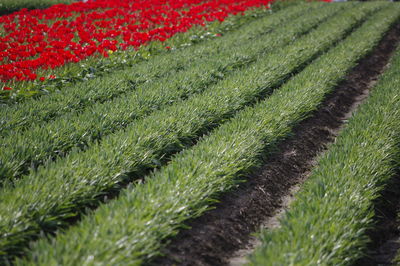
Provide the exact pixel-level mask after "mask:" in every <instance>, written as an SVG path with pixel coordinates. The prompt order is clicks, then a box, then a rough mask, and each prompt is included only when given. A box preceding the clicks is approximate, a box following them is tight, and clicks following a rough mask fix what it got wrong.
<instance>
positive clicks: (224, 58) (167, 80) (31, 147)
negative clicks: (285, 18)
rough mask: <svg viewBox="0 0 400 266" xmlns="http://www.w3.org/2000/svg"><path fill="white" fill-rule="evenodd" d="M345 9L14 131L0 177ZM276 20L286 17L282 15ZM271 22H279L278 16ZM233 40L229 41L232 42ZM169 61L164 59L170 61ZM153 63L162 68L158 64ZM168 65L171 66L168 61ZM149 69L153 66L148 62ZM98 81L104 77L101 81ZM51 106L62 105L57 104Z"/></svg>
mask: <svg viewBox="0 0 400 266" xmlns="http://www.w3.org/2000/svg"><path fill="white" fill-rule="evenodd" d="M343 7H344V6H343V5H340V6H325V7H323V8H321V9H316V10H315V11H312V12H310V13H309V16H307V17H305V18H301V19H298V20H294V21H293V22H291V23H288V24H287V25H285V26H284V27H281V28H278V29H276V30H275V32H274V33H273V34H265V35H260V34H259V38H257V39H254V40H249V41H247V42H243V43H242V45H240V46H235V42H231V45H230V46H228V47H227V45H224V46H222V45H221V46H212V48H213V49H212V50H213V52H210V53H204V50H203V53H202V55H201V56H199V57H196V56H195V57H194V59H193V60H192V62H186V63H187V65H188V66H186V69H185V70H181V71H171V72H170V73H168V74H167V75H166V76H164V77H160V78H157V77H153V78H150V79H149V80H148V81H147V82H140V83H141V85H139V86H137V88H136V89H135V90H134V91H133V92H132V93H130V94H128V95H125V97H119V98H117V99H114V100H112V101H108V102H105V103H101V104H100V103H99V104H96V105H94V106H92V107H90V108H88V109H87V110H85V111H84V112H82V113H79V112H78V113H76V112H72V113H70V114H66V115H65V116H63V117H60V118H59V119H57V120H55V121H51V122H50V123H47V124H43V123H37V124H33V125H31V126H30V128H29V131H23V132H21V133H20V134H18V133H19V132H18V131H17V132H13V134H12V135H9V136H7V137H4V138H3V139H1V143H2V147H3V148H2V149H1V150H0V180H1V179H3V180H4V179H13V178H15V177H18V176H20V175H21V174H23V173H26V172H27V170H28V169H29V167H31V168H33V169H35V168H36V167H37V166H38V165H41V164H43V163H44V162H45V161H46V160H49V159H53V158H55V157H57V156H64V155H65V154H66V153H68V152H69V151H70V150H71V149H72V148H74V147H78V148H80V149H86V148H87V146H88V145H90V144H91V143H93V142H95V141H99V140H101V139H102V138H104V137H105V136H107V135H109V134H110V133H113V132H115V131H118V130H121V129H123V128H125V127H126V126H128V125H129V124H131V123H132V122H133V121H135V120H137V119H138V118H142V117H145V116H147V115H148V114H150V113H151V112H153V111H155V110H158V109H162V108H163V107H165V106H167V105H171V104H173V103H175V102H179V101H181V100H185V99H187V98H190V97H192V96H193V95H196V94H198V93H201V92H202V91H205V90H208V89H213V87H212V86H211V85H213V84H218V82H220V81H221V80H223V79H226V78H227V77H229V76H230V75H233V74H234V73H236V72H237V71H239V70H240V68H243V67H249V66H250V64H252V63H254V62H255V61H256V60H257V58H261V57H262V56H263V55H265V54H268V53H271V52H272V51H273V50H274V49H276V48H278V47H282V46H285V44H289V43H291V42H293V40H294V39H296V38H297V37H299V36H300V35H303V34H305V33H307V32H309V31H310V30H311V29H313V28H314V27H316V25H318V24H319V23H321V22H322V21H324V20H326V19H327V18H329V17H330V16H332V14H333V13H334V12H337V11H338V10H340V9H341V8H343ZM271 18H272V17H271ZM277 18H281V16H280V15H278V14H277ZM277 20H278V21H281V19H277ZM267 22H270V23H268V24H271V23H272V25H271V26H276V22H275V20H269V21H267ZM257 28H258V27H257ZM230 41H231V40H230V39H227V42H230ZM220 43H221V44H222V43H225V42H220ZM250 43H251V45H250ZM188 58H193V57H188ZM186 60H187V59H186ZM167 62H168V61H164V63H165V64H167ZM161 65H162V64H161ZM153 67H154V68H155V69H159V66H158V65H157V64H155V65H153ZM164 68H168V67H167V66H166V65H164ZM144 69H148V66H147V67H144ZM143 71H145V70H143ZM154 72H156V71H154ZM118 78H120V79H121V80H123V81H122V82H125V83H129V82H130V83H139V81H138V80H140V77H139V78H137V79H133V77H132V75H125V76H123V77H121V76H118ZM98 82H100V81H96V83H98ZM114 83H116V82H115V81H114ZM106 84H107V82H106ZM52 106H54V107H55V106H57V103H54V104H52Z"/></svg>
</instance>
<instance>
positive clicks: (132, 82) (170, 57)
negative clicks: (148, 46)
mask: <svg viewBox="0 0 400 266" xmlns="http://www.w3.org/2000/svg"><path fill="white" fill-rule="evenodd" d="M316 7H318V5H316V6H314V8H316ZM309 9H310V7H307V6H303V7H298V8H288V9H285V11H282V12H280V13H277V14H276V15H273V16H266V17H261V18H259V19H254V18H253V19H252V20H251V21H248V20H247V22H248V24H247V25H244V26H243V27H242V28H239V29H237V30H235V31H233V32H232V33H230V31H231V30H232V29H233V28H235V27H236V26H237V25H236V22H232V20H227V21H225V22H224V23H222V24H217V25H216V29H221V27H224V28H223V32H225V33H226V35H225V36H224V37H223V38H221V37H219V38H217V39H214V40H209V41H206V42H200V41H198V44H197V45H193V46H190V47H186V48H184V47H182V49H177V50H174V51H171V52H169V53H163V54H160V55H158V56H152V57H151V58H150V59H149V60H148V61H141V62H139V63H137V62H136V63H135V64H133V63H132V60H134V61H135V60H136V59H135V58H136V57H141V54H142V53H143V52H142V51H139V52H137V53H136V52H135V54H132V53H130V52H124V53H121V54H119V55H117V56H115V57H113V59H112V60H118V62H119V63H118V64H123V65H124V67H125V68H126V69H125V70H120V71H114V72H112V75H107V76H104V77H97V78H94V79H93V80H87V79H88V78H86V77H87V76H91V75H94V73H96V72H97V68H96V67H95V66H93V64H90V63H88V64H87V65H86V66H85V68H87V71H85V74H82V78H86V81H85V82H81V83H78V84H75V85H70V86H67V87H65V88H63V89H62V90H61V88H59V89H60V91H57V92H55V93H51V94H50V95H46V96H43V97H41V98H39V99H31V100H30V101H26V102H23V103H21V104H18V105H11V106H5V107H3V109H2V111H3V112H2V116H1V117H0V125H1V130H0V134H1V135H3V136H4V135H7V134H15V133H16V130H25V129H27V128H30V126H31V125H32V124H37V123H38V122H42V121H43V122H47V121H51V120H54V119H57V118H58V117H60V116H63V115H65V114H66V113H69V112H71V111H75V112H76V111H79V112H80V111H82V110H84V109H85V108H88V107H90V106H92V105H94V104H96V103H103V102H107V101H110V100H112V99H114V98H118V97H125V96H126V95H125V94H128V95H129V93H132V91H134V90H135V89H136V87H137V86H139V85H141V84H144V83H148V82H152V81H153V80H157V79H159V78H162V77H165V76H168V75H170V76H171V75H173V74H175V73H177V72H182V71H188V70H187V69H188V68H191V69H193V67H194V64H193V63H194V62H192V61H193V58H195V59H197V60H203V61H204V60H207V58H209V57H216V56H217V55H218V53H219V52H221V51H224V50H225V49H230V51H234V47H232V45H233V44H234V43H235V42H237V43H238V44H249V41H250V40H251V39H254V38H255V37H256V36H258V35H260V34H263V33H267V32H269V31H271V30H273V29H274V28H275V27H277V25H280V24H282V23H285V22H287V21H288V20H290V19H294V18H295V17H297V16H300V15H301V14H302V13H303V12H305V11H307V10H309ZM256 18H258V17H256ZM190 36H191V37H192V38H194V37H193V36H197V35H188V36H186V37H187V38H188V37H190ZM175 37H176V38H178V37H180V38H181V39H179V42H180V43H186V41H185V38H184V35H182V34H178V35H176V36H175ZM201 37H202V36H200V37H199V38H200V40H201V39H202V38H201ZM196 38H197V37H196ZM183 48H184V49H183ZM143 49H144V48H143ZM242 49H243V48H242ZM221 58H223V56H222V57H221ZM239 59H240V58H238V59H236V60H239ZM92 60H93V62H97V61H98V59H97V61H95V60H94V59H92ZM104 60H108V59H104ZM196 62H197V61H196ZM131 63H132V64H131ZM98 64H99V65H102V66H104V65H107V64H106V63H105V62H104V61H103V60H100V62H98ZM214 65H215V63H214ZM220 65H221V68H222V66H223V65H224V62H221V63H220ZM128 66H129V67H128ZM110 69H113V67H111V68H110ZM210 69H211V68H210ZM114 70H115V69H114ZM63 82H64V81H62V83H63Z"/></svg>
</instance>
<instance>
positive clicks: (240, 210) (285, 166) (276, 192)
mask: <svg viewBox="0 0 400 266" xmlns="http://www.w3.org/2000/svg"><path fill="white" fill-rule="evenodd" d="M399 40H400V24H398V25H396V27H393V28H392V29H391V30H390V31H389V32H388V33H387V34H386V35H385V37H384V38H383V39H382V41H381V42H380V43H379V45H378V46H377V47H376V48H375V49H374V51H373V52H372V53H371V54H370V55H369V56H367V58H365V59H363V60H361V61H360V64H359V65H358V66H357V67H356V68H355V69H353V71H352V72H351V73H349V74H348V76H347V77H346V79H345V80H344V81H343V82H342V83H341V84H340V85H339V86H338V87H337V88H336V89H335V91H334V92H333V93H332V94H331V95H329V96H328V97H327V99H326V100H325V101H324V102H323V104H322V105H321V108H320V109H319V110H318V111H317V112H315V113H314V115H313V116H312V117H311V118H309V119H307V120H305V121H303V122H302V123H300V124H299V125H298V126H297V127H296V129H295V131H294V132H295V134H294V135H293V136H292V137H291V138H289V139H287V140H285V141H284V142H282V143H281V144H280V145H279V146H278V149H277V152H276V153H275V154H274V155H273V156H270V158H268V159H267V160H266V162H265V164H264V166H262V167H261V168H259V169H258V170H257V171H256V172H254V173H252V174H250V175H248V177H247V178H246V180H248V181H247V182H245V183H242V184H241V185H240V186H239V187H238V188H237V189H235V190H234V191H231V192H229V193H225V194H223V195H221V198H220V203H218V204H216V206H215V209H213V210H210V211H208V212H206V213H205V214H204V215H202V216H201V217H199V218H197V219H194V220H192V221H190V222H188V223H187V224H188V225H189V226H190V229H186V230H182V231H181V232H180V233H179V234H178V235H177V236H176V237H175V238H174V239H172V240H171V242H170V243H169V244H168V245H167V247H166V248H165V249H164V250H163V253H164V254H165V255H166V256H165V257H160V258H157V259H155V260H154V261H153V262H152V263H151V264H154V265H228V264H232V265H241V264H242V263H243V262H244V261H245V256H246V255H247V254H248V253H250V252H251V250H252V249H253V248H254V245H257V241H256V240H254V238H252V237H251V233H253V232H255V231H257V230H258V229H259V227H260V226H264V227H267V228H272V227H276V226H279V223H278V219H277V218H278V217H279V216H280V215H281V214H282V213H283V212H284V209H285V207H286V206H287V205H288V204H289V203H290V201H291V199H292V196H291V195H292V194H293V193H294V192H295V191H296V190H297V189H298V188H299V186H300V184H301V183H302V182H303V181H304V180H305V179H306V178H307V177H308V175H309V171H310V169H312V167H313V166H314V165H315V159H316V156H317V155H318V154H319V153H321V152H322V151H323V150H324V149H325V147H326V145H327V144H329V143H331V142H332V141H333V140H334V139H335V137H336V135H337V134H338V132H339V130H340V129H341V128H342V126H343V124H344V123H345V121H346V119H348V118H349V117H350V116H351V113H352V112H353V111H354V110H355V109H356V107H357V106H358V105H359V104H360V103H361V102H362V101H363V100H364V99H365V98H366V97H367V96H368V90H369V89H370V88H371V87H372V86H373V85H374V84H375V82H376V80H377V78H378V76H379V74H380V73H382V72H383V70H384V69H385V66H386V65H387V62H388V60H389V58H390V56H391V55H392V54H393V52H394V50H395V47H396V45H397V43H398V42H399Z"/></svg>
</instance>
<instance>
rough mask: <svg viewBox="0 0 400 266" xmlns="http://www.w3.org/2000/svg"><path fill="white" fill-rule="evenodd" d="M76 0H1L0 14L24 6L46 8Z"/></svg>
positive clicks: (8, 12)
mask: <svg viewBox="0 0 400 266" xmlns="http://www.w3.org/2000/svg"><path fill="white" fill-rule="evenodd" d="M72 2H74V0H1V2H0V16H1V15H6V14H10V13H12V12H15V11H18V10H20V9H22V8H27V9H38V8H46V7H50V6H52V5H55V4H70V3H72Z"/></svg>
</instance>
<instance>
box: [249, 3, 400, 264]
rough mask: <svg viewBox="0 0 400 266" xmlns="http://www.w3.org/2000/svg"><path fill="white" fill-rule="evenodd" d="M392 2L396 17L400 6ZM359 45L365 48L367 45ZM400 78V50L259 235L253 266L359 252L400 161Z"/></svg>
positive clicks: (341, 260) (320, 260)
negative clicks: (271, 226) (276, 219)
mask: <svg viewBox="0 0 400 266" xmlns="http://www.w3.org/2000/svg"><path fill="white" fill-rule="evenodd" d="M392 8H393V10H394V11H393V13H395V14H396V17H398V12H399V11H398V10H399V7H398V5H396V6H393V7H392ZM381 19H382V21H385V20H386V21H389V22H390V21H393V19H392V18H385V17H382V18H381ZM383 23H385V22H383ZM376 25H378V24H376ZM375 27H377V26H375ZM372 34H373V33H372V32H366V33H365V35H362V36H363V38H365V37H366V38H371V37H369V36H371V35H372ZM375 42H376V40H374V42H373V43H375ZM360 44H361V45H362V46H361V47H360V48H361V49H364V50H370V49H369V44H368V45H365V44H362V43H360ZM360 44H358V45H360ZM399 84H400V50H398V51H397V54H396V55H395V57H394V58H393V59H392V61H391V66H390V68H389V69H388V70H387V71H385V73H384V74H383V76H382V77H381V78H380V80H379V82H378V83H377V85H376V86H375V87H374V88H373V90H372V93H371V94H370V96H369V98H368V100H367V101H366V102H365V103H364V104H362V105H361V107H360V108H359V110H358V111H357V112H356V113H355V115H353V117H351V119H350V120H349V122H348V124H347V125H346V127H345V129H344V130H343V131H342V132H341V134H340V135H339V137H338V138H337V139H336V140H335V143H334V144H332V145H330V146H329V149H328V151H327V152H326V153H324V154H323V155H321V156H320V158H319V160H318V165H317V166H316V167H315V168H314V169H313V171H312V173H311V176H310V178H309V180H308V181H307V182H306V184H305V185H304V187H303V189H302V190H301V191H300V192H299V193H297V195H296V198H295V201H294V202H293V203H292V205H291V206H290V208H289V210H288V211H287V213H286V214H285V215H284V217H283V218H282V219H281V221H280V224H281V226H280V228H279V229H277V230H272V231H267V230H264V231H263V232H262V233H261V239H262V247H261V248H259V249H258V250H257V252H255V254H254V255H253V256H252V264H253V265H316V264H319V265H353V264H354V263H355V262H356V261H357V259H359V258H361V257H362V256H363V255H364V252H365V251H366V249H367V243H368V242H369V239H368V236H367V234H366V232H367V230H368V229H370V228H372V227H373V216H374V215H380V214H379V213H374V201H375V200H376V199H377V198H378V197H379V195H380V192H381V191H382V189H383V188H384V187H385V185H387V184H388V182H389V181H390V179H391V178H393V176H394V175H395V173H396V169H398V167H399V158H400V157H399V156H400V146H399V144H400V139H399V132H400V120H399V116H400V98H399Z"/></svg>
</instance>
